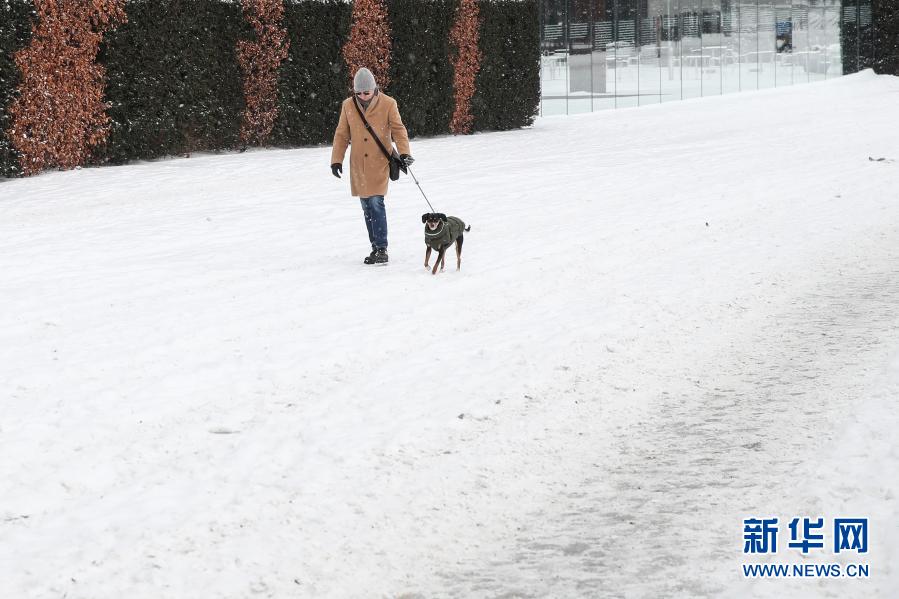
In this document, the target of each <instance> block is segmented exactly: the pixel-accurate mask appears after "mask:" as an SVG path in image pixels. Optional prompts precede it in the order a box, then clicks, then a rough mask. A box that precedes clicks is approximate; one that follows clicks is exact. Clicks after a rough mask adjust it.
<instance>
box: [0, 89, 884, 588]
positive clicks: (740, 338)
mask: <svg viewBox="0 0 899 599" xmlns="http://www.w3.org/2000/svg"><path fill="white" fill-rule="evenodd" d="M897 98H899V79H897V78H890V77H877V76H874V75H873V74H871V73H870V72H865V73H861V74H858V75H853V76H850V77H845V78H842V79H839V80H835V81H828V82H823V83H817V84H812V85H807V86H799V87H791V88H786V89H777V90H766V91H763V92H757V93H744V94H739V95H734V96H724V97H720V98H705V99H699V100H691V101H686V102H680V103H675V104H666V105H661V106H653V107H647V108H640V109H629V110H619V111H615V112H602V113H596V114H593V115H581V116H572V117H552V118H544V119H541V120H540V121H538V122H537V124H536V125H535V126H534V127H533V128H531V129H527V130H522V131H514V132H507V133H494V134H483V135H475V136H471V137H460V138H437V139H428V140H413V153H414V155H415V157H416V158H417V160H418V161H417V163H416V165H415V169H414V170H415V172H416V175H417V176H418V178H419V180H420V181H421V183H422V185H423V186H424V189H425V191H426V193H427V194H428V197H429V198H430V199H431V202H432V203H433V204H434V206H435V208H436V209H437V210H440V211H443V212H446V213H447V214H453V215H457V216H460V217H462V218H463V219H465V221H466V222H468V223H470V224H471V225H472V231H471V233H470V234H469V235H467V236H466V243H465V251H464V255H463V263H462V271H461V272H459V273H456V272H453V271H452V270H448V271H447V272H445V273H443V274H441V275H438V276H431V275H430V274H428V273H426V272H425V270H424V268H423V265H422V258H423V253H424V251H423V250H424V248H423V243H422V239H423V235H422V231H421V223H420V219H419V215H420V214H421V213H422V212H426V211H428V208H427V205H426V204H425V202H424V200H423V199H422V197H421V195H420V194H419V192H418V190H417V188H416V187H415V185H414V183H412V181H411V179H408V178H403V180H402V181H401V182H400V183H399V184H395V185H394V186H393V187H392V188H391V193H390V195H389V197H388V216H389V223H390V265H389V266H388V267H386V268H380V267H375V268H367V267H364V266H362V264H361V259H362V257H363V256H365V255H366V254H367V252H368V247H367V246H368V242H367V239H366V236H365V230H364V225H363V222H362V216H361V210H360V209H359V205H358V201H357V200H355V199H354V198H351V197H349V195H348V194H349V184H348V182H347V181H346V180H341V181H337V180H336V179H334V178H332V177H331V175H330V172H329V169H328V157H329V152H330V149H329V148H311V149H302V150H292V151H256V152H248V153H246V154H241V155H220V156H195V157H193V158H191V159H189V160H185V159H173V160H166V161H159V162H153V163H143V164H135V165H129V166H124V167H117V168H102V169H85V170H79V171H73V172H66V173H51V174H45V175H42V176H39V177H36V178H32V179H27V180H14V181H7V182H3V183H0V272H2V273H3V277H2V278H0V394H2V397H0V405H2V408H3V411H2V416H0V457H2V459H0V480H2V481H4V484H3V487H2V491H0V538H2V539H3V542H2V543H0V597H17V598H19V597H21V598H25V597H62V596H65V597H69V598H73V597H84V598H88V597H89V598H107V597H109V598H118V597H122V596H126V595H127V596H128V597H132V598H144V597H146V598H154V599H158V598H165V597H172V598H182V597H183V598H187V597H279V598H280V597H380V596H384V597H395V596H404V597H498V596H505V597H519V596H521V597H529V596H534V597H599V596H627V597H641V596H647V597H658V596H718V595H730V596H747V595H751V596H782V595H783V594H785V593H787V592H788V593H789V594H791V595H793V596H810V597H830V596H833V597H838V596H846V594H847V593H848V594H849V595H850V596H862V595H864V596H880V597H890V596H895V594H896V592H899V572H897V567H896V566H895V564H896V561H897V559H899V548H897V543H899V530H897V526H899V525H897V523H899V504H897V493H899V488H897V487H899V483H897V482H896V481H897V480H899V477H896V476H895V471H896V461H897V457H899V456H897V453H899V449H897V436H899V434H897V432H896V430H897V424H899V409H897V407H896V406H895V401H893V400H894V399H895V397H896V394H897V391H899V202H897V201H896V195H895V190H896V188H897V185H899V149H897V144H896V139H897V135H899V124H897V120H896V118H895V106H896V101H897ZM869 157H874V158H879V157H884V158H887V160H883V161H872V160H869ZM448 262H449V261H448ZM891 473H892V474H891ZM769 515H774V516H780V517H781V519H785V518H790V517H793V516H824V517H826V518H828V520H830V519H832V518H836V517H858V516H863V517H864V516H866V517H869V518H871V528H870V535H871V541H870V543H871V551H870V553H869V554H868V556H866V557H865V561H866V562H868V563H870V564H871V571H872V575H871V577H870V578H869V579H867V580H854V579H839V580H818V581H815V580H762V581H752V580H746V579H744V578H743V575H742V573H741V570H740V564H741V563H744V562H745V561H749V560H746V559H745V556H744V555H743V553H742V547H743V545H742V541H743V538H742V522H743V519H744V518H746V517H752V516H765V517H767V516H769ZM791 556H792V554H791V553H788V552H784V553H783V554H782V555H780V556H776V557H775V558H774V559H772V560H769V561H772V562H784V561H788V560H789V559H791ZM795 559H797V560H800V559H802V558H795ZM807 559H808V560H810V561H811V562H813V563H825V562H833V561H840V560H841V559H843V557H842V556H829V557H827V558H821V557H813V558H807ZM847 559H850V560H851V558H847ZM754 561H756V562H758V563H763V560H759V559H757V560H754ZM856 561H858V560H857V559H856Z"/></svg>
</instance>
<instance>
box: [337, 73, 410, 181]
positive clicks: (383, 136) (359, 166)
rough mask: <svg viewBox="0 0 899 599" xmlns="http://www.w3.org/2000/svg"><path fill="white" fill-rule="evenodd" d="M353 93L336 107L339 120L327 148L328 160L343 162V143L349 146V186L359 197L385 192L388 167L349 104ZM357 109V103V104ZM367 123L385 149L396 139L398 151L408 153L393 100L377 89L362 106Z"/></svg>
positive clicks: (403, 131) (344, 149) (357, 114)
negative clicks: (329, 146) (364, 107)
mask: <svg viewBox="0 0 899 599" xmlns="http://www.w3.org/2000/svg"><path fill="white" fill-rule="evenodd" d="M353 102H356V99H355V97H353V98H347V99H346V100H344V101H343V105H342V106H341V107H340V120H339V121H338V123H337V130H336V131H334V148H333V149H332V150H331V164H337V163H341V164H342V163H343V157H344V155H345V154H346V149H347V146H350V190H351V193H352V195H354V196H359V197H360V198H367V197H370V196H382V195H386V194H387V181H388V180H389V178H390V168H389V166H390V165H389V164H388V163H387V157H386V156H384V152H382V151H381V148H379V147H378V144H377V142H376V141H375V140H374V139H372V137H371V135H370V134H369V133H368V130H367V129H366V128H365V125H364V124H362V119H361V118H359V113H358V112H357V111H356V108H355V107H354V106H353ZM359 108H360V109H361V108H362V106H361V104H360V105H359ZM362 112H363V114H365V118H366V120H367V121H368V124H369V125H371V128H372V130H373V131H374V132H375V133H376V134H377V135H378V138H379V139H380V140H381V143H383V144H384V147H385V148H386V149H387V151H388V152H389V151H390V148H391V145H390V144H391V141H395V142H396V147H397V150H398V151H399V153H400V154H411V153H412V152H410V151H409V135H408V134H407V133H406V126H405V125H403V120H402V119H401V118H400V111H399V110H398V109H397V107H396V100H394V99H393V98H391V97H390V96H388V95H385V94H382V93H381V92H380V91H379V92H378V93H377V95H376V96H375V97H374V98H372V101H371V103H370V104H369V105H368V110H363V111H362Z"/></svg>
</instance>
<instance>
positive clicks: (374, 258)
mask: <svg viewBox="0 0 899 599" xmlns="http://www.w3.org/2000/svg"><path fill="white" fill-rule="evenodd" d="M365 263H366V264H387V248H378V249H377V250H375V251H374V252H372V255H371V256H369V257H368V258H366V259H365Z"/></svg>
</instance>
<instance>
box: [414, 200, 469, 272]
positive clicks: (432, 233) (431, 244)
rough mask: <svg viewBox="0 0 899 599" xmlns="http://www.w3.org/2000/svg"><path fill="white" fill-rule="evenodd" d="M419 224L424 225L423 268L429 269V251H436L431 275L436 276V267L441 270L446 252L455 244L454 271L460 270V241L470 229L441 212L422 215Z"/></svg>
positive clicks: (459, 220) (457, 219) (458, 220)
mask: <svg viewBox="0 0 899 599" xmlns="http://www.w3.org/2000/svg"><path fill="white" fill-rule="evenodd" d="M421 222H423V223H424V225H425V246H427V249H426V250H425V268H430V266H429V265H428V262H430V260H431V250H437V261H436V262H435V263H434V269H433V270H431V274H432V275H436V274H437V268H438V267H440V270H443V267H444V266H445V262H446V260H445V258H446V250H448V249H449V247H450V246H451V245H453V244H454V243H455V244H456V270H460V269H461V268H462V240H463V237H464V234H465V232H466V231H471V227H466V226H465V223H464V222H462V219H461V218H456V217H455V216H447V215H445V214H443V213H442V212H428V213H426V214H422V215H421Z"/></svg>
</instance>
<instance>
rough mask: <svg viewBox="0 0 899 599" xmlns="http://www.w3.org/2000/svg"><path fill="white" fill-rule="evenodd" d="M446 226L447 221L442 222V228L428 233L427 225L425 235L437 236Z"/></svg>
mask: <svg viewBox="0 0 899 599" xmlns="http://www.w3.org/2000/svg"><path fill="white" fill-rule="evenodd" d="M444 226H446V223H444V222H441V223H440V228H439V229H437V230H436V231H434V232H433V233H428V230H427V227H425V235H426V236H428V237H437V236H438V235H440V234H442V233H443V227H444Z"/></svg>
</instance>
